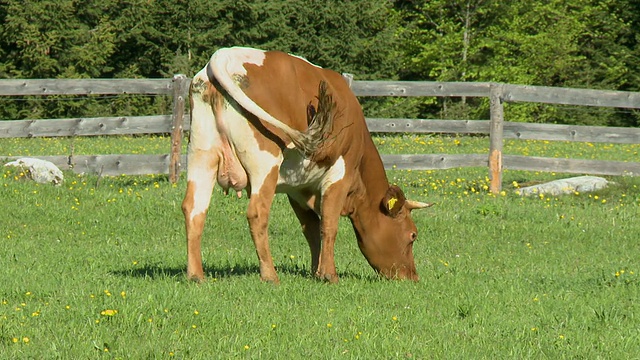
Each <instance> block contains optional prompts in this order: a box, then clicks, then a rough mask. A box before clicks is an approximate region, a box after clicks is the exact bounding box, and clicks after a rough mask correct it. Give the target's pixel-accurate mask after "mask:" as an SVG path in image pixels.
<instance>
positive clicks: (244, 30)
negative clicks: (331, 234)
mask: <svg viewBox="0 0 640 360" xmlns="http://www.w3.org/2000/svg"><path fill="white" fill-rule="evenodd" d="M0 19H1V20H2V24H3V25H0V79H38V78H168V77H172V76H173V75H174V74H178V73H180V74H186V75H187V76H193V75H194V74H195V73H196V72H197V71H198V70H199V69H201V68H202V67H203V66H204V65H205V64H206V62H207V61H208V59H209V57H210V56H211V54H213V52H214V51H215V50H217V49H218V48H220V47H226V46H236V45H237V46H252V47H258V48H262V49H269V50H282V51H286V52H290V53H294V54H297V55H300V56H303V57H305V58H307V59H308V60H310V61H311V62H313V63H316V64H318V65H320V66H323V67H327V68H331V69H334V70H336V71H339V72H347V73H352V74H354V76H355V79H356V80H409V81H490V82H504V83H512V84H525V85H542V86H560V87H575V88H592V89H608V90H624V91H640V1H638V0H551V1H548V0H545V1H516V0H430V1H427V0H422V1H400V0H398V1H372V0H354V1H337V0H325V1H318V0H287V1H271V0H256V1H243V0H216V1H206V0H190V1H175V0H127V1H119V0H99V1H98V0H39V1H36V0H2V1H0ZM50 100H56V101H50ZM363 103H364V107H365V110H366V113H367V115H368V116H380V117H410V118H442V119H488V117H489V116H488V102H487V100H486V99H469V98H404V99H403V98H393V99H389V98H387V99H363ZM170 112H171V104H170V99H169V98H166V97H158V96H153V97H151V96H148V97H147V96H139V95H136V96H134V95H129V96H127V95H120V96H113V97H112V96H82V97H78V96H73V97H71V96H66V97H65V96H49V97H20V98H16V97H2V98H0V119H5V120H14V119H25V118H28V119H36V118H63V117H77V116H83V117H89V116H119V115H150V114H161V113H170ZM506 117H507V118H506V120H508V121H526V122H545V123H562V124H584V125H607V126H638V125H639V124H640V112H638V111H633V110H625V109H596V110H583V109H577V108H575V107H567V106H553V105H543V104H519V105H510V106H509V110H508V112H507V115H506Z"/></svg>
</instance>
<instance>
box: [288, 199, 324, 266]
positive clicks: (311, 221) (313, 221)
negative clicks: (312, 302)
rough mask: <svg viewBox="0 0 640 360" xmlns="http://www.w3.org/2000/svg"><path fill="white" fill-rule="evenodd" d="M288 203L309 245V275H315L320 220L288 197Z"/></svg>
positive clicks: (318, 259) (318, 253)
mask: <svg viewBox="0 0 640 360" xmlns="http://www.w3.org/2000/svg"><path fill="white" fill-rule="evenodd" d="M289 203H290V204H291V208H293V212H295V214H296V217H297V218H298V221H300V225H301V226H302V233H303V234H304V237H305V238H306V239H307V242H308V243H309V249H310V250H311V273H312V274H316V273H317V272H318V264H319V262H320V243H321V237H320V218H319V217H318V214H316V212H315V211H313V210H311V209H309V208H308V207H303V206H301V205H300V204H299V203H298V202H297V201H296V200H294V199H292V198H291V197H289Z"/></svg>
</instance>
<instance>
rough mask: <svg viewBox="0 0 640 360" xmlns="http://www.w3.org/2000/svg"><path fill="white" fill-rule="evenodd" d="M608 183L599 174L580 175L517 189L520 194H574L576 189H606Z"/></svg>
mask: <svg viewBox="0 0 640 360" xmlns="http://www.w3.org/2000/svg"><path fill="white" fill-rule="evenodd" d="M608 185H609V181H607V180H606V179H604V178H601V177H598V176H578V177H572V178H568V179H560V180H554V181H551V182H548V183H544V184H539V185H533V186H527V187H524V188H522V189H518V190H516V193H518V194H519V195H538V194H545V195H562V194H573V193H574V192H576V191H577V192H580V193H585V192H592V191H596V190H600V189H604V188H606V187H607V186H608Z"/></svg>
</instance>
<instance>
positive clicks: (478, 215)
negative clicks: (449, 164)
mask: <svg viewBox="0 0 640 360" xmlns="http://www.w3.org/2000/svg"><path fill="white" fill-rule="evenodd" d="M110 139H111V140H112V142H111V147H110V150H111V151H114V152H119V153H125V152H127V153H132V152H139V151H145V152H155V151H157V149H156V147H157V145H158V143H159V141H156V139H151V138H134V139H129V137H122V138H120V139H117V138H115V137H111V138H110ZM422 140H424V141H427V142H429V143H428V144H427V145H429V146H427V147H425V146H424V145H423V144H421V143H420V142H419V141H408V139H402V138H401V137H380V138H376V142H377V144H378V145H379V146H380V147H381V149H382V150H383V151H385V152H386V151H389V152H396V151H403V152H408V153H418V152H421V151H428V150H430V149H432V148H439V147H443V148H447V149H457V148H459V147H463V148H464V149H465V150H468V151H470V152H482V151H484V147H485V146H486V139H484V140H485V141H480V139H478V138H476V137H469V138H466V137H461V138H457V139H451V138H448V137H433V138H423V139H421V141H422ZM454 140H458V141H459V142H460V146H459V147H458V146H451V144H450V143H451V142H453V141H454ZM13 141H14V140H13V139H5V140H3V141H2V142H1V143H0V146H4V145H5V143H7V142H13ZM16 141H19V142H21V143H22V145H23V147H25V148H29V147H30V150H29V151H28V153H40V154H43V153H46V151H50V152H52V153H57V152H58V150H59V149H58V147H59V146H64V141H65V140H64V139H50V140H48V141H49V144H46V143H45V144H44V145H43V142H44V141H45V140H43V139H18V140H16ZM92 141H93V145H92ZM165 142H166V141H165ZM431 142H432V143H431ZM92 146H93V148H92ZM401 146H402V147H403V148H402V149H399V147H401ZM517 146H519V149H520V150H521V151H522V152H526V151H530V152H535V153H538V154H544V155H547V156H549V155H553V154H554V153H562V154H567V155H570V156H572V157H587V158H590V157H591V156H592V155H600V156H606V157H613V158H626V157H631V156H632V155H631V154H629V152H631V153H633V152H635V156H636V157H637V151H638V147H637V146H636V145H620V146H609V147H608V149H607V150H605V147H604V145H603V146H600V145H596V146H597V147H598V149H599V150H600V151H593V146H590V145H588V144H577V143H564V142H551V143H549V142H543V141H538V142H535V141H520V142H519V143H518V145H517ZM78 148H79V151H80V150H82V151H83V152H87V153H91V154H95V153H100V152H102V151H105V149H106V144H105V142H104V141H103V140H102V139H100V138H87V140H86V143H85V141H84V140H83V142H82V144H78ZM80 148H82V149H80ZM57 149H58V150H57ZM106 150H109V149H106ZM65 176H66V179H65V183H64V185H63V186H61V187H54V186H50V185H38V184H34V183H32V182H28V181H24V179H22V177H23V176H21V174H20V171H19V170H14V169H9V168H3V170H2V172H1V173H0V207H2V208H3V209H10V211H5V213H4V215H3V216H2V219H0V224H1V226H0V238H1V239H2V241H3V246H2V247H1V248H0V264H2V271H1V272H0V284H2V286H0V358H2V359H5V358H6V359H23V358H24V359H29V358H38V359H41V358H44V359H49V358H51V359H54V358H78V359H87V358H94V357H106V358H113V359H159V358H163V359H172V358H176V359H211V358H224V359H230V358H251V359H253V358H256V359H258V358H262V359H290V358H299V357H308V358H313V359H315V358H321V359H333V358H345V359H451V358H455V359H466V358H483V359H484V358H498V359H502V358H519V359H520V358H525V359H526V358H553V359H562V358H572V359H574V358H575V359H581V358H584V359H597V358H610V359H622V358H628V357H629V356H630V355H632V354H637V353H640V330H639V329H638V326H637V325H638V324H637V313H638V311H640V305H639V303H638V301H637V299H638V297H639V296H640V287H639V285H640V278H639V276H640V261H639V260H638V256H637V254H638V251H640V248H639V243H638V241H637V234H638V233H640V222H638V221H636V219H637V218H638V216H640V197H639V196H638V186H640V182H639V181H638V178H622V177H620V178H614V179H613V180H614V181H615V182H616V185H614V186H613V187H612V188H610V189H607V190H603V191H601V192H598V193H594V194H587V193H580V194H577V193H574V194H571V195H567V196H556V197H548V196H534V197H530V198H520V197H518V196H516V195H515V194H513V193H512V191H511V190H513V187H514V186H519V184H520V183H523V182H528V181H540V180H547V179H552V178H557V177H560V176H562V175H561V174H537V173H527V172H513V171H506V172H505V178H504V179H505V192H504V193H502V194H500V195H497V196H493V195H491V194H489V193H488V192H487V190H486V189H487V188H488V180H487V178H486V169H484V168H481V169H470V168H467V169H453V170H446V171H390V172H389V177H390V179H391V180H392V181H393V182H395V183H397V184H398V185H400V186H402V187H403V188H404V189H405V191H406V193H407V195H408V196H409V197H411V198H413V199H416V200H422V201H433V202H435V203H436V206H435V207H433V208H430V209H428V210H423V211H420V212H419V211H416V212H414V219H415V221H416V225H417V226H418V229H419V233H420V235H419V239H418V242H417V243H416V245H415V247H414V252H415V256H416V265H417V268H418V272H419V274H420V276H421V281H420V282H418V283H412V282H394V281H383V280H379V279H377V278H376V276H375V275H374V272H373V270H371V268H370V267H369V265H368V264H367V262H366V260H365V259H364V257H363V256H362V255H361V254H360V252H359V250H358V246H357V244H356V239H355V236H354V234H353V230H352V229H351V226H350V224H349V223H348V221H346V220H345V221H341V223H340V229H339V234H338V241H337V243H336V265H337V268H338V272H339V275H340V277H341V279H340V283H339V284H337V285H330V284H323V283H321V282H318V281H316V280H314V279H313V278H311V277H310V276H309V267H310V264H309V262H310V255H309V250H308V247H307V244H306V241H305V240H304V238H303V236H302V234H301V231H300V228H299V226H298V225H297V224H292V221H291V219H292V217H293V214H292V211H291V210H290V208H289V205H288V204H287V200H286V197H284V196H281V195H278V196H276V199H275V203H274V205H273V207H272V215H271V222H270V227H269V232H270V238H271V248H272V255H273V257H274V261H275V264H276V267H277V269H278V271H279V274H280V279H281V281H282V283H281V285H280V286H272V285H271V284H265V283H261V282H260V280H259V271H258V266H257V265H258V264H257V258H256V256H255V250H254V246H253V243H252V241H251V239H250V236H249V231H248V225H247V222H246V219H245V214H244V213H245V210H246V206H247V200H246V197H244V198H242V199H236V198H235V196H233V197H230V196H227V197H225V196H224V195H223V194H222V192H221V191H220V190H219V189H216V191H215V192H214V195H213V201H212V208H211V209H212V210H211V211H210V212H209V217H208V222H207V226H206V229H205V235H204V238H203V241H204V242H203V252H204V260H205V270H206V274H207V277H208V281H207V282H205V283H203V284H195V283H190V282H187V281H186V279H185V276H184V271H185V267H186V256H185V255H186V254H185V240H184V226H183V217H182V214H181V211H180V202H181V200H182V197H183V195H184V192H185V181H184V180H183V181H181V182H180V183H179V184H177V185H175V186H174V185H171V184H170V183H168V181H167V180H166V177H164V176H157V175H156V176H139V177H131V176H122V177H114V178H112V177H106V178H102V179H98V178H97V177H95V176H85V175H76V174H72V173H66V174H65Z"/></svg>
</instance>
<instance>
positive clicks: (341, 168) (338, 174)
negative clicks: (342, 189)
mask: <svg viewBox="0 0 640 360" xmlns="http://www.w3.org/2000/svg"><path fill="white" fill-rule="evenodd" d="M345 172H346V166H345V162H344V158H343V157H342V156H340V157H339V158H338V160H336V162H335V163H334V164H333V165H332V166H331V167H330V168H329V170H328V171H327V174H326V175H325V176H324V178H323V179H322V185H321V187H320V188H321V191H322V193H324V192H325V191H326V190H327V189H328V188H329V187H330V186H331V185H333V184H335V183H337V182H338V181H340V180H342V179H344V175H345Z"/></svg>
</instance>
